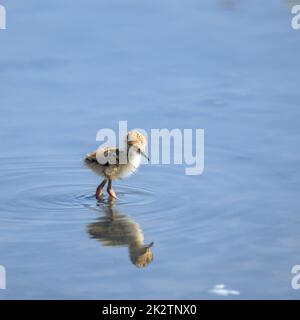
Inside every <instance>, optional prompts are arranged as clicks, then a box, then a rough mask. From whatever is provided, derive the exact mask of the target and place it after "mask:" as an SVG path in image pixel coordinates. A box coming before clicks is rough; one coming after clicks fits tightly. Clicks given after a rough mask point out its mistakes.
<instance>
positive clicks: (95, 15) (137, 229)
mask: <svg viewBox="0 0 300 320" xmlns="http://www.w3.org/2000/svg"><path fill="white" fill-rule="evenodd" d="M0 3H1V4H2V5H5V7H6V10H7V29H6V30H0V83H1V85H0V150H1V154H0V181H1V187H0V188H1V193H0V265H3V266H5V268H6V273H7V289H6V290H0V298H1V299H14V298H15V299H32V298H39V299H68V298H69V299H134V298H135V299H154V298H157V299H160V298H169V299H179V298H180V299H181V298H182V299H189V298H191V299H200V298H206V299H219V298H224V299H246V298H257V299H262V298H276V299H285V298H292V299H299V297H300V291H296V290H293V289H292V287H291V280H292V275H291V268H292V266H293V265H295V264H300V254H299V246H300V233H299V226H300V215H299V209H300V198H299V188H300V173H299V170H298V165H299V160H300V152H299V142H300V141H299V140H300V139H299V137H300V127H299V116H300V111H299V110H300V109H299V101H300V90H299V84H300V74H299V72H298V65H297V63H298V55H297V53H298V50H299V43H300V31H295V30H293V29H292V28H291V25H290V23H291V19H292V15H291V12H290V9H291V3H292V2H291V1H279V0H276V1H267V2H264V3H262V1H258V0H253V1H251V2H249V1H237V0H236V1H234V0H232V1H217V0H215V1H204V0H203V1H198V0H187V1H179V0H165V1H157V0H152V1H144V0H143V1H137V0H111V1H96V0H86V1H77V2H76V4H75V3H74V1H63V2H62V1H58V0H53V1H48V2H41V1H38V0H27V1H17V0H9V1H8V0H0ZM295 3H297V1H295ZM119 120H127V121H128V126H129V129H132V128H135V127H139V128H144V129H145V130H148V131H150V129H151V128H164V127H166V128H168V129H172V128H180V129H184V128H191V129H196V128H203V129H204V130H205V170H204V173H203V174H202V175H200V176H186V175H185V171H184V169H185V166H184V165H182V166H180V165H155V166H154V165H145V166H142V167H141V168H140V170H139V172H138V173H137V174H136V175H134V176H132V177H131V178H130V179H126V180H124V181H120V182H117V183H116V184H115V189H116V191H117V193H118V196H119V200H117V201H116V203H113V204H112V203H109V202H108V200H107V199H106V198H104V201H102V202H97V201H96V199H95V198H94V197H93V193H94V192H95V188H96V186H97V184H98V179H97V177H95V176H94V175H93V174H92V173H91V172H90V171H88V170H87V169H86V168H84V166H83V165H82V157H83V156H84V154H85V153H87V152H89V151H92V150H94V149H95V148H97V146H98V142H96V140H95V137H96V133H97V131H98V130H99V129H101V128H112V129H117V127H118V121H119ZM112 217H115V218H114V219H112ZM137 239H138V243H139V244H138V245H139V246H142V245H146V244H150V243H151V242H154V245H153V247H151V248H149V250H150V251H151V253H149V256H150V255H152V258H153V259H152V258H151V259H150V260H151V261H149V262H148V264H147V265H146V266H145V267H143V268H142V267H141V268H137V267H136V266H135V265H134V264H133V263H132V257H131V256H130V253H132V252H133V251H134V249H135V248H133V247H132V244H133V243H135V242H136V240H137ZM216 285H219V287H217V288H219V289H220V288H221V289H222V288H223V287H222V286H220V285H224V288H223V289H224V290H225V293H224V290H223V291H222V290H214V288H215V289H216V287H215V286H216ZM222 292H223V295H222Z"/></svg>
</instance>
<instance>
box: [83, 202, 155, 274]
mask: <svg viewBox="0 0 300 320" xmlns="http://www.w3.org/2000/svg"><path fill="white" fill-rule="evenodd" d="M114 201H115V200H114V199H111V200H110V201H109V203H108V204H107V203H104V201H103V200H101V199H99V201H98V205H99V207H101V208H102V209H103V211H104V213H105V215H104V216H103V217H101V218H99V219H98V221H97V222H94V223H91V224H89V225H88V226H87V230H88V233H89V234H90V236H91V238H92V239H97V240H98V241H100V242H101V244H102V245H103V246H108V247H112V246H127V247H128V251H129V258H130V261H131V262H132V263H133V264H134V265H135V266H137V267H138V268H144V267H146V266H147V265H149V263H151V262H152V261H153V253H152V251H151V247H152V246H153V242H151V243H149V244H145V243H144V234H143V232H142V230H141V228H140V226H139V224H137V223H136V222H135V221H133V220H132V219H130V218H129V217H128V216H126V215H123V214H121V213H120V212H118V210H116V209H115V208H114Z"/></svg>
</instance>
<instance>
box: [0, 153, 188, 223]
mask: <svg viewBox="0 0 300 320" xmlns="http://www.w3.org/2000/svg"><path fill="white" fill-rule="evenodd" d="M74 158H75V160H65V159H64V158H60V157H53V158H51V157H50V158H49V157H48V158H47V159H38V160H37V159H31V158H22V159H15V158H1V159H0V164H1V169H0V177H1V181H2V183H3V184H4V185H5V192H3V193H2V194H1V195H0V201H1V202H0V210H1V215H0V221H2V222H4V221H5V222H8V223H9V222H12V223H25V224H27V223H83V222H85V221H86V220H87V219H89V216H88V214H87V209H91V210H92V211H95V210H96V211H98V212H99V211H100V212H101V207H100V206H99V201H97V199H95V196H94V194H95V189H96V187H97V184H98V183H99V179H98V178H97V177H95V176H94V175H93V173H91V172H89V170H88V169H86V168H85V167H84V166H83V165H82V161H81V160H80V159H78V160H77V159H76V157H74ZM145 169H146V168H141V170H140V172H139V173H138V174H137V175H136V176H135V177H134V178H132V179H131V182H132V184H130V185H129V183H128V182H127V181H126V180H124V181H118V182H116V183H115V189H116V192H117V196H118V199H117V200H116V202H115V206H117V207H118V209H119V210H121V211H124V213H125V214H138V215H139V214H140V215H143V216H144V215H147V216H146V217H144V219H146V220H152V219H157V218H158V217H160V216H162V217H163V216H164V215H165V214H166V212H171V211H172V210H174V209H176V211H178V209H180V206H182V205H183V202H182V201H181V199H179V198H178V197H177V196H176V195H175V193H174V191H172V192H171V193H169V194H168V192H166V190H167V189H166V187H165V183H164V182H165V181H172V180H174V179H175V174H174V173H173V176H172V173H170V172H168V170H164V171H163V172H164V173H163V174H160V175H158V176H157V177H159V180H158V179H157V177H155V175H153V173H152V172H153V170H154V171H155V170H156V171H157V168H155V166H154V167H153V169H152V168H151V170H149V169H150V168H148V170H145ZM170 174H171V176H170ZM176 179H177V180H178V177H177V178H176ZM145 186H146V187H145ZM175 192H176V190H175ZM167 196H168V197H169V198H168V197H167ZM182 199H184V196H183V197H182ZM103 203H107V204H108V198H107V195H106V194H104V198H103Z"/></svg>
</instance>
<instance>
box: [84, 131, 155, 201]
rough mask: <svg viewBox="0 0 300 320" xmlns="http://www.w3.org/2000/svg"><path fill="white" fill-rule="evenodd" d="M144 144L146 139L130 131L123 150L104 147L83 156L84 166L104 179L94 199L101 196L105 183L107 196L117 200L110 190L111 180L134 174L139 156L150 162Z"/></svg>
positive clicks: (136, 132)
mask: <svg viewBox="0 0 300 320" xmlns="http://www.w3.org/2000/svg"><path fill="white" fill-rule="evenodd" d="M146 143H147V141H146V138H145V137H144V136H143V135H142V134H141V133H140V132H138V131H130V132H128V133H127V135H126V139H125V148H124V149H119V148H112V147H104V148H100V149H98V150H97V151H95V152H91V153H89V154H87V155H86V156H85V159H84V162H85V164H86V166H87V167H88V168H90V169H91V170H92V171H93V172H95V173H96V174H97V175H99V176H101V177H103V178H104V179H103V181H102V182H101V183H100V185H99V186H98V188H97V190H96V198H99V197H100V196H101V195H102V193H103V188H104V187H105V185H106V183H107V182H108V186H107V192H108V194H109V195H110V197H112V198H117V196H116V193H115V192H114V190H113V188H112V180H116V179H122V178H125V177H127V176H129V175H131V174H132V173H134V172H135V171H136V170H137V168H138V167H139V165H140V163H141V156H144V157H145V158H146V159H147V160H148V161H150V160H149V158H148V157H147V155H146V154H145V147H146Z"/></svg>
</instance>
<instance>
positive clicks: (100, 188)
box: [96, 179, 107, 199]
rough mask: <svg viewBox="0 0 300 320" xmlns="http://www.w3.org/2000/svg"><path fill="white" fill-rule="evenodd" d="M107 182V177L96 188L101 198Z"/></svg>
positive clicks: (97, 195) (97, 194)
mask: <svg viewBox="0 0 300 320" xmlns="http://www.w3.org/2000/svg"><path fill="white" fill-rule="evenodd" d="M106 182H107V179H104V180H103V181H102V182H101V183H100V184H99V186H98V188H97V190H96V198H97V199H98V198H100V196H101V195H102V192H103V188H104V186H105V184H106Z"/></svg>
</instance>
